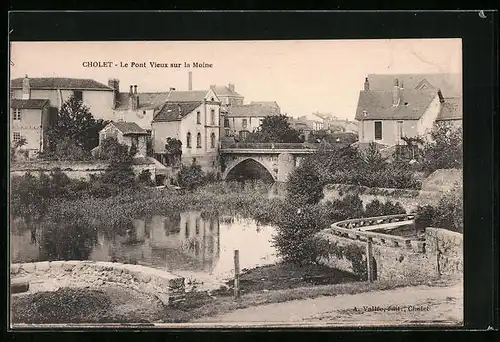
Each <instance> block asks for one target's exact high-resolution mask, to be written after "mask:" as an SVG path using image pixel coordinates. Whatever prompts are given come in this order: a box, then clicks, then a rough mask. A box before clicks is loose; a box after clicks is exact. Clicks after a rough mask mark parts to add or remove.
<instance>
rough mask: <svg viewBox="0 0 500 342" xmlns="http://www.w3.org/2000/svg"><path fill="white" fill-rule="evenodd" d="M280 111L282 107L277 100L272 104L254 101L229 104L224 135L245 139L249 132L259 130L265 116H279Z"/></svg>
mask: <svg viewBox="0 0 500 342" xmlns="http://www.w3.org/2000/svg"><path fill="white" fill-rule="evenodd" d="M280 113H281V110H280V107H279V106H278V104H277V103H276V102H272V105H269V104H267V103H255V102H253V103H251V104H247V105H237V106H236V105H235V106H229V107H227V114H226V117H225V118H224V135H225V136H228V137H231V136H232V137H236V138H238V139H241V140H245V139H246V137H247V135H248V134H249V133H251V132H256V131H257V130H259V128H260V125H261V124H262V121H263V120H264V118H266V117H268V116H277V115H280Z"/></svg>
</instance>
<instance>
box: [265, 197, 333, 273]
mask: <svg viewBox="0 0 500 342" xmlns="http://www.w3.org/2000/svg"><path fill="white" fill-rule="evenodd" d="M327 227H328V222H327V221H326V220H325V216H324V215H323V212H322V210H321V206H319V205H306V206H304V207H302V208H300V209H297V207H295V206H293V205H292V204H290V203H289V204H287V205H285V206H284V208H283V209H282V212H281V213H280V220H279V223H278V226H277V234H276V235H275V236H274V237H273V245H274V247H276V249H277V251H278V255H279V256H280V257H282V258H283V260H285V261H289V262H292V263H297V264H300V265H304V264H310V263H317V262H318V261H319V258H320V257H321V256H322V255H321V251H322V250H324V246H323V244H324V243H325V241H322V240H320V239H319V238H317V237H316V236H315V234H316V233H318V232H319V231H321V230H322V229H325V228H327Z"/></svg>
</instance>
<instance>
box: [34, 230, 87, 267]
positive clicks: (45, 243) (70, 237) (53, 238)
mask: <svg viewBox="0 0 500 342" xmlns="http://www.w3.org/2000/svg"><path fill="white" fill-rule="evenodd" d="M96 244H97V229H96V228H95V227H89V226H88V225H86V224H83V223H81V222H73V223H70V224H67V223H62V222H49V223H46V224H45V225H44V229H42V232H41V241H40V248H41V252H42V253H41V259H42V260H87V259H88V258H89V256H90V253H91V252H92V249H93V248H94V246H95V245H96Z"/></svg>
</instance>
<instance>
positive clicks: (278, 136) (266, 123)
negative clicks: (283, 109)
mask: <svg viewBox="0 0 500 342" xmlns="http://www.w3.org/2000/svg"><path fill="white" fill-rule="evenodd" d="M246 141H248V142H256V143H300V142H303V139H302V138H301V134H300V132H299V131H298V130H296V129H294V128H292V127H291V126H290V122H289V120H288V117H287V116H286V115H283V114H281V115H274V116H266V117H265V118H264V119H263V120H262V124H261V126H260V128H259V131H257V132H253V133H249V134H248V137H247V138H246Z"/></svg>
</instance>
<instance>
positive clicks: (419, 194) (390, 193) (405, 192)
mask: <svg viewBox="0 0 500 342" xmlns="http://www.w3.org/2000/svg"><path fill="white" fill-rule="evenodd" d="M323 195H324V197H323V201H333V200H336V199H342V198H343V197H344V196H346V195H358V196H359V198H360V199H361V200H362V201H363V205H364V206H366V204H368V203H369V202H371V201H373V200H378V201H380V202H382V203H385V202H387V201H391V202H393V203H396V202H399V203H400V204H401V206H403V208H404V209H405V210H406V211H407V212H408V213H409V212H412V211H414V210H415V209H416V208H417V206H424V205H432V206H435V205H437V203H438V201H439V199H440V197H441V195H442V194H441V193H440V192H436V191H425V190H410V189H389V188H368V187H366V186H358V185H346V184H328V185H326V186H325V188H324V189H323Z"/></svg>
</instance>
